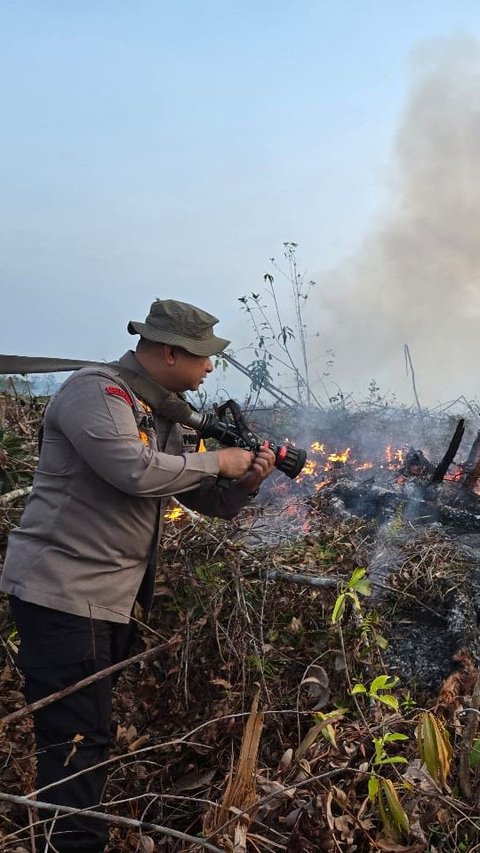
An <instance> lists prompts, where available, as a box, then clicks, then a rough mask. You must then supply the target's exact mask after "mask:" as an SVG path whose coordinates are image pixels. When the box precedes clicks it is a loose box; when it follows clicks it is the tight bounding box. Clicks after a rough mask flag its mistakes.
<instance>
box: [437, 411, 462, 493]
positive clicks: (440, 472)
mask: <svg viewBox="0 0 480 853" xmlns="http://www.w3.org/2000/svg"><path fill="white" fill-rule="evenodd" d="M464 432H465V419H464V418H461V419H460V420H459V422H458V424H457V428H456V430H455V432H454V433H453V436H452V440H451V442H450V444H449V445H448V448H447V451H446V453H445V455H444V457H443V459H442V461H441V462H440V463H439V465H437V467H436V469H435V471H434V472H433V475H432V480H431V482H432V483H441V482H442V480H443V478H444V477H445V474H446V473H447V471H448V469H449V467H450V465H451V464H452V462H453V460H454V458H455V456H456V453H457V450H458V448H459V447H460V443H461V441H462V438H463V435H464Z"/></svg>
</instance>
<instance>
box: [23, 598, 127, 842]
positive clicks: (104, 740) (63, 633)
mask: <svg viewBox="0 0 480 853" xmlns="http://www.w3.org/2000/svg"><path fill="white" fill-rule="evenodd" d="M10 606H11V610H12V615H13V618H14V620H15V624H16V627H17V630H18V634H19V637H20V652H19V655H18V661H17V662H18V666H19V668H20V669H21V670H22V672H23V674H24V677H25V697H26V700H27V702H28V703H31V702H35V701H36V700H37V699H41V698H43V697H44V696H47V695H48V694H50V693H54V692H56V691H57V690H62V689H63V688H65V687H67V686H68V685H70V684H74V683H75V682H77V681H80V679H82V678H86V677H87V676H88V675H92V674H93V673H95V672H98V671H100V670H102V669H105V668H106V667H108V666H110V665H111V664H114V663H117V662H118V661H119V660H123V659H124V658H126V657H128V651H129V648H130V646H131V643H132V640H133V635H134V629H133V624H132V623H131V624H129V625H126V624H119V623H115V622H107V621H103V620H99V619H86V618H83V617H81V616H74V615H72V614H69V613H63V612H60V611H56V610H51V609H49V608H47V607H40V606H39V605H36V604H30V603H28V602H24V601H20V600H19V599H18V598H15V597H13V596H12V597H10ZM111 691H112V681H111V678H103V679H101V680H100V681H97V682H96V683H94V684H92V685H90V686H89V687H85V688H83V689H82V690H78V691H77V692H76V693H73V694H72V695H71V696H67V697H65V698H64V699H61V700H58V701H57V702H54V703H52V704H51V705H48V706H47V707H46V708H43V709H41V710H40V711H37V712H36V713H35V714H34V730H35V738H36V744H37V761H38V763H37V788H40V789H42V788H47V790H45V791H40V792H39V793H38V799H39V800H43V801H44V802H48V803H54V804H58V805H67V806H72V807H74V808H79V809H84V808H88V807H97V808H98V806H99V803H100V802H101V801H102V796H103V790H104V787H105V783H106V779H107V770H106V769H105V768H103V767H100V768H97V767H96V765H98V764H100V763H101V762H103V761H104V760H105V758H106V757H107V754H108V746H109V743H110V718H111ZM89 767H91V768H93V769H91V770H89V771H88V772H86V773H82V774H81V775H80V776H78V777H77V778H72V779H69V778H68V777H69V776H72V775H73V774H75V773H78V771H80V770H85V769H86V768H89ZM52 783H55V784H53V785H52ZM49 786H52V787H49ZM40 818H41V819H42V820H44V821H46V823H45V824H44V833H45V835H47V836H48V834H49V833H50V839H51V847H47V848H45V849H51V850H52V851H54V850H57V851H59V853H73V851H77V853H80V851H82V853H101V851H103V850H104V848H105V844H106V842H107V840H108V824H107V823H106V822H105V821H101V820H99V819H98V818H97V819H95V818H89V817H88V816H85V815H75V816H64V817H62V816H60V815H59V816H58V817H57V818H55V813H54V812H47V811H46V810H43V811H42V812H41V813H40ZM41 850H42V853H43V850H44V847H41Z"/></svg>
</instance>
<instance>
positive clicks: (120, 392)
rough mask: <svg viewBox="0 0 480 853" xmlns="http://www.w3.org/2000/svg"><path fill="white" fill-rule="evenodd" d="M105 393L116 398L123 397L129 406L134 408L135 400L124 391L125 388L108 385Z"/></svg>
mask: <svg viewBox="0 0 480 853" xmlns="http://www.w3.org/2000/svg"><path fill="white" fill-rule="evenodd" d="M105 391H106V392H107V394H112V395H113V396H114V397H121V398H122V400H125V402H126V403H128V405H129V406H133V400H132V398H131V397H130V394H128V393H127V391H124V389H123V388H119V387H118V386H117V385H106V386H105Z"/></svg>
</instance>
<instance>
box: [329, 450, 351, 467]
mask: <svg viewBox="0 0 480 853" xmlns="http://www.w3.org/2000/svg"><path fill="white" fill-rule="evenodd" d="M349 457H350V448H349V447H347V448H346V449H345V450H343V451H342V452H341V453H331V454H330V456H328V457H327V459H328V461H329V462H344V463H345V462H348V460H349Z"/></svg>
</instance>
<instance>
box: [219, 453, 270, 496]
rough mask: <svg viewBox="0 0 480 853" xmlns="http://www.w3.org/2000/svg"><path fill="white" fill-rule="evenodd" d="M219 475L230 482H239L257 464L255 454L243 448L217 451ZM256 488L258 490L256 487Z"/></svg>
mask: <svg viewBox="0 0 480 853" xmlns="http://www.w3.org/2000/svg"><path fill="white" fill-rule="evenodd" d="M216 453H217V454H218V463H219V466H220V471H219V473H220V474H221V475H222V477H228V479H229V480H239V479H241V478H243V475H244V474H246V472H247V471H249V469H250V468H252V467H253V466H252V463H253V465H254V464H255V461H254V460H255V454H254V453H252V451H251V450H243V449H242V448H241V447H222V449H221V450H217V451H216ZM272 455H273V454H272ZM254 488H257V487H256V486H254Z"/></svg>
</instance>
